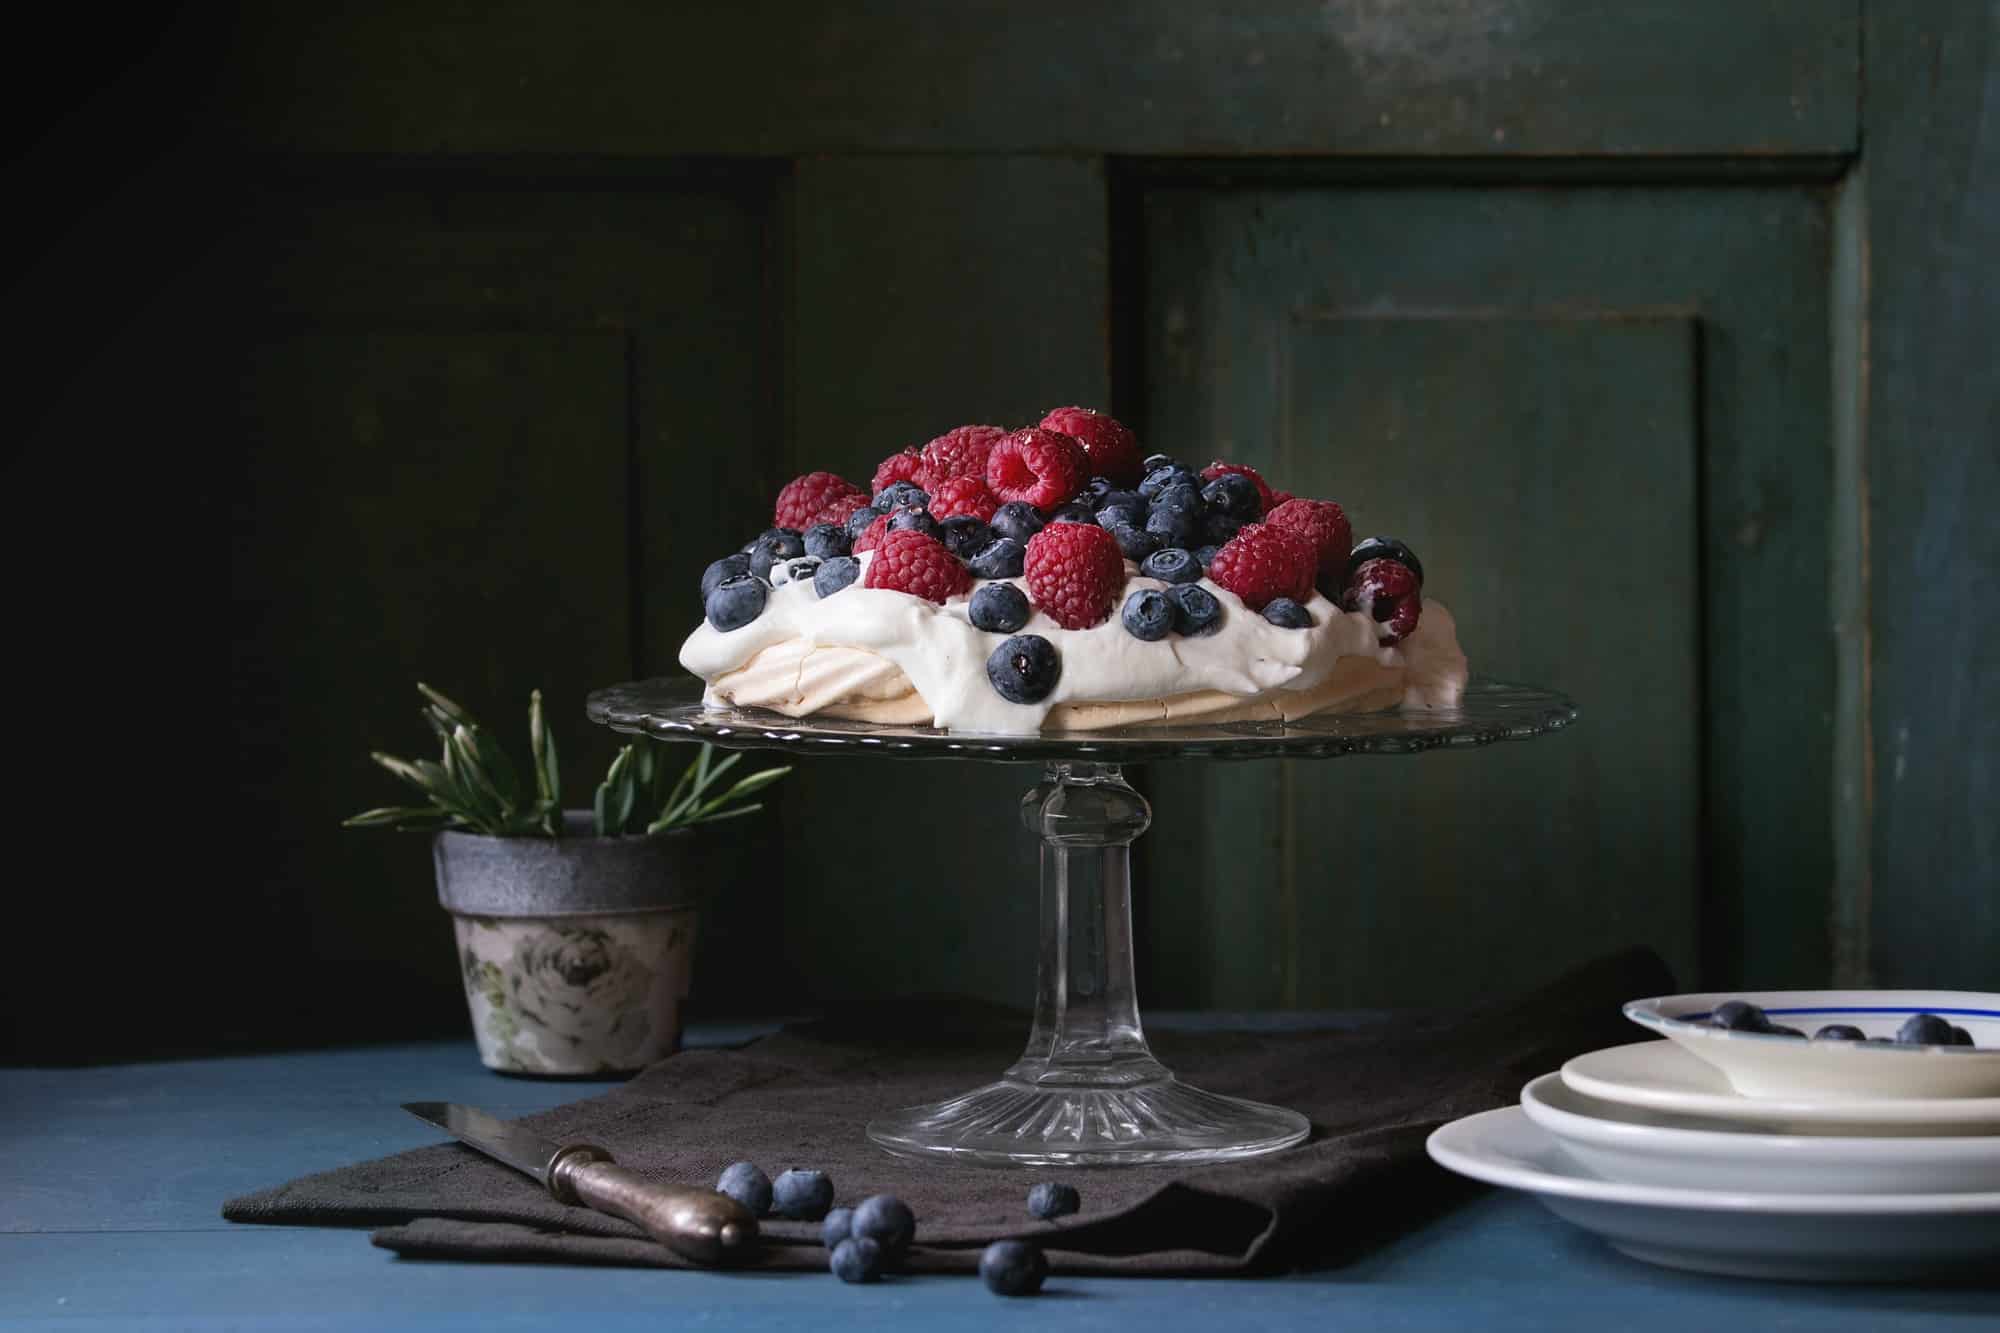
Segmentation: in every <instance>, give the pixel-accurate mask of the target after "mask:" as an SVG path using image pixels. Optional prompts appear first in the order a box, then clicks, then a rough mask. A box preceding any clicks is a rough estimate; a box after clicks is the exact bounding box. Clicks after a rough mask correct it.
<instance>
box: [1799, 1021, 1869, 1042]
mask: <svg viewBox="0 0 2000 1333" xmlns="http://www.w3.org/2000/svg"><path fill="white" fill-rule="evenodd" d="M1812 1039H1813V1040H1814V1041H1866V1040H1868V1034H1867V1033H1865V1032H1863V1031H1862V1030H1861V1029H1860V1028H1858V1027H1855V1026H1853V1025H1852V1024H1849V1023H1828V1024H1827V1025H1826V1026H1825V1027H1823V1028H1821V1029H1820V1030H1819V1031H1817V1032H1815V1033H1813V1034H1812Z"/></svg>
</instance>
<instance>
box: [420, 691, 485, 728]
mask: <svg viewBox="0 0 2000 1333" xmlns="http://www.w3.org/2000/svg"><path fill="white" fill-rule="evenodd" d="M417 693H419V694H421V695H423V696H424V698H426V699H429V700H430V701H431V703H432V704H434V705H435V706H436V707H437V708H438V710H439V711H440V712H442V713H443V714H444V715H445V718H446V720H447V721H449V722H450V723H451V724H452V725H453V726H455V727H472V726H477V725H479V724H478V723H477V722H476V721H475V720H474V719H473V716H472V714H470V713H468V712H466V711H465V710H464V709H463V708H460V707H459V706H458V705H457V704H455V703H453V702H452V701H451V700H449V699H447V698H445V697H444V696H443V695H442V694H439V693H438V692H437V691H436V690H434V689H432V688H431V687H430V686H428V685H426V684H424V683H423V682H422V681H418V682H417Z"/></svg>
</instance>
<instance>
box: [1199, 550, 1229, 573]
mask: <svg viewBox="0 0 2000 1333" xmlns="http://www.w3.org/2000/svg"><path fill="white" fill-rule="evenodd" d="M1221 549H1222V547H1221V546H1219V545H1215V546H1197V547H1195V548H1194V562H1195V563H1196V564H1197V565H1200V566H1201V572H1202V573H1204V574H1206V573H1208V567H1209V564H1210V563H1211V562H1212V561H1214V559H1215V553H1216V552H1217V551H1220V550H1221Z"/></svg>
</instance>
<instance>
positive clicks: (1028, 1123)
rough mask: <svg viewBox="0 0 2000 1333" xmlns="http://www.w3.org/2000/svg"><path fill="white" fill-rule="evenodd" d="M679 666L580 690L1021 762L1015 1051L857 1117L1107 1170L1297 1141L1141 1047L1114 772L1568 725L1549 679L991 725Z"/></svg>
mask: <svg viewBox="0 0 2000 1333" xmlns="http://www.w3.org/2000/svg"><path fill="white" fill-rule="evenodd" d="M701 689H702V686H701V682H700V681H698V680H693V679H689V678H678V679H661V680H649V681H639V682H635V683H632V684H627V685H614V686H611V687H609V688H607V689H602V690H598V691H596V692H595V693H593V694H592V695H591V696H590V699H589V702H588V704H587V709H588V712H589V715H590V718H591V720H592V721H594V722H600V723H603V724H605V725H607V726H610V727H613V728H615V729H616V730H619V731H626V732H637V733H640V734H643V735H647V736H653V737H657V738H658V739H660V740H686V741H709V742H712V743H713V744H715V745H719V746H724V747H726V748H729V749H739V750H785V751H789V752H792V753H795V754H815V753H827V754H867V755H879V756H881V757H883V758H896V759H978V760H987V761H989V762H994V763H1035V764H1040V765H1042V766H1043V771H1042V780H1041V781H1040V782H1039V783H1037V784H1036V785H1035V786H1034V787H1033V788H1031V789H1030V790H1029V791H1028V793H1027V794H1026V795H1025V796H1023V797H1022V798H1021V822H1022V823H1023V824H1025V825H1026V826H1027V828H1028V831H1029V832H1031V833H1033V834H1035V835H1036V836H1037V837H1039V838H1040V839H1041V840H1042V853H1041V859H1042V870H1041V947H1040V952H1039V961H1038V967H1037V976H1036V981H1035V1017H1034V1022H1033V1025H1032V1027H1031V1028H1030V1030H1029V1033H1028V1045H1027V1049H1026V1050H1025V1051H1024V1052H1023V1053H1022V1055H1021V1058H1020V1059H1019V1060H1017V1061H1016V1062H1015V1063H1014V1065H1013V1066H1012V1067H1011V1068H1009V1069H1008V1070H1007V1071H1006V1072H1005V1073H1004V1074H1002V1075H1001V1076H1000V1079H999V1080H998V1081H997V1082H994V1083H989V1084H987V1085H986V1086H985V1087H982V1088H975V1089H973V1090H972V1091H970V1092H966V1093H962V1094H960V1095H959V1096H956V1097H952V1098H950V1099H948V1100H946V1101H942V1102H938V1103H935V1104H933V1105H929V1106H912V1107H908V1108H906V1109H904V1110H900V1111H895V1112H891V1113H890V1114H888V1115H885V1116H882V1117H881V1118H879V1119H876V1120H873V1121H871V1122H869V1125H868V1137H869V1138H871V1139H873V1140H874V1141H875V1142H876V1143H877V1144H879V1145H880V1146H882V1147H883V1148H886V1149H888V1150H889V1151H890V1152H893V1153H897V1154H901V1155H905V1156H919V1157H925V1156H937V1157H947V1158H952V1159H955V1160H958V1161H966V1162H976V1163H982V1164H987V1165H994V1166H1106V1165H1117V1164H1132V1163H1141V1162H1207V1161H1222V1160H1225V1159H1229V1158H1238V1157H1254V1156H1256V1155H1258V1154H1260V1153H1267V1152H1275V1151H1277V1150H1278V1149H1280V1148H1287V1147H1290V1146H1291V1145H1292V1144H1294V1143H1297V1142H1299V1141H1300V1140H1302V1139H1304V1138H1305V1137H1306V1133H1307V1131H1308V1129H1309V1128H1310V1127H1309V1126H1308V1124H1307V1123H1306V1118H1305V1117H1304V1116H1302V1115H1300V1114H1298V1113H1297V1112H1296V1111H1288V1110H1286V1109H1284V1108H1283V1107H1278V1106H1266V1105H1264V1104H1263V1103H1261V1102H1253V1101H1246V1100H1243V1099H1242V1098H1238V1097H1224V1096H1220V1095H1218V1094H1215V1093H1211V1092H1203V1091H1202V1090H1201V1089H1199V1088H1195V1087H1191V1086H1189V1085H1188V1084H1186V1083H1182V1082H1181V1081H1179V1080H1178V1079H1176V1078H1175V1077H1174V1076H1173V1073H1172V1072H1171V1071H1170V1070H1168V1069H1167V1068H1166V1066H1164V1065H1162V1064H1161V1063H1160V1062H1159V1061H1158V1060H1155V1059H1154V1058H1153V1053H1152V1051H1151V1050H1149V1049H1148V1048H1147V1046H1146V1035H1145V1031H1144V1029H1143V1028H1142V1027H1141V1026H1140V1023H1139V999H1138V992H1137V988H1136V987H1135V985H1134V982H1133V969H1132V861H1131V847H1132V843H1133V841H1134V840H1135V839H1137V838H1138V837H1139V835H1140V834H1142V833H1144V832H1145V831H1146V828H1147V826H1148V825H1149V824H1150V823H1151V822H1152V812H1151V810H1150V809H1149V808H1148V806H1147V804H1146V800H1145V798H1144V797H1142V796H1141V795H1139V793H1138V792H1137V791H1134V790H1133V789H1132V787H1131V786H1130V785H1128V784H1127V783H1126V781H1125V779H1124V776H1123V775H1122V773H1121V772H1120V766H1121V765H1123V764H1128V763H1151V762H1156V761H1160V760H1169V759H1210V760H1214V759H1324V758H1332V757H1333V756H1335V755H1345V754H1411V753H1415V752H1418V751H1422V750H1437V749H1447V748H1452V747H1462V746H1474V745H1486V744H1490V743H1492V742H1494V741H1508V740H1522V739H1525V738H1527V737H1529V736H1539V735H1542V734H1543V733H1545V732H1550V731H1555V730H1557V729H1559V728H1561V727H1565V726H1568V725H1569V723H1570V722H1572V721H1573V720H1575V718H1576V709H1575V707H1574V706H1573V705H1572V704H1571V703H1570V701H1569V700H1568V699H1566V698H1564V697H1563V696H1562V695H1560V694H1556V693H1554V692H1552V691H1549V690H1540V689H1533V688H1530V687H1528V686H1524V685H1509V684H1505V683H1503V682H1500V681H1492V680H1475V681H1473V682H1472V683H1471V684H1470V685H1469V686H1468V687H1467V688H1466V691H1465V696H1464V699H1463V701H1462V703H1461V705H1460V706H1459V707H1458V708H1456V709H1452V710H1450V711H1434V712H1415V711H1412V712H1404V711H1401V710H1389V711H1386V712H1378V713H1357V714H1321V715H1318V716H1315V717H1310V718H1305V719H1302V720H1301V721H1297V722H1288V723H1278V722H1254V723H1224V724H1214V725H1188V726H1158V727H1126V728H1120V729H1117V730H1110V731H1095V732H1087V733H1078V734H1074V735H1048V736H992V735H972V734H963V733H951V732H943V731H937V730H934V729H932V728H930V727H898V726H878V725H876V724H873V723H868V722H847V721H841V720H838V719H832V718H827V719H820V718H807V719H797V718H788V717H784V716H782V715H780V714H777V713H771V712H767V711H765V710H763V709H755V708H723V709H709V708H705V707H703V705H702V702H701Z"/></svg>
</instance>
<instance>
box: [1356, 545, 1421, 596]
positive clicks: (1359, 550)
mask: <svg viewBox="0 0 2000 1333" xmlns="http://www.w3.org/2000/svg"><path fill="white" fill-rule="evenodd" d="M1369 560H1394V561H1395V562H1396V563H1397V564H1399V565H1401V566H1403V568H1405V569H1407V570H1409V571H1410V572H1411V573H1412V574H1415V575H1416V576H1417V587H1418V588H1422V587H1423V586H1424V566H1423V562H1422V561H1421V560H1418V559H1417V553H1416V552H1415V551H1412V550H1411V549H1410V548H1409V547H1407V546H1405V545H1403V543H1401V542H1399V541H1397V540H1396V539H1395V538H1394V537H1367V538H1364V539H1363V540H1362V542H1361V544H1360V545H1359V546H1357V547H1355V548H1354V550H1353V551H1352V552H1351V553H1350V554H1349V555H1348V557H1347V579H1348V581H1349V582H1350V583H1351V582H1353V580H1354V571H1355V570H1357V569H1359V568H1361V566H1362V565H1363V564H1364V563H1365V562H1367V561H1369Z"/></svg>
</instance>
